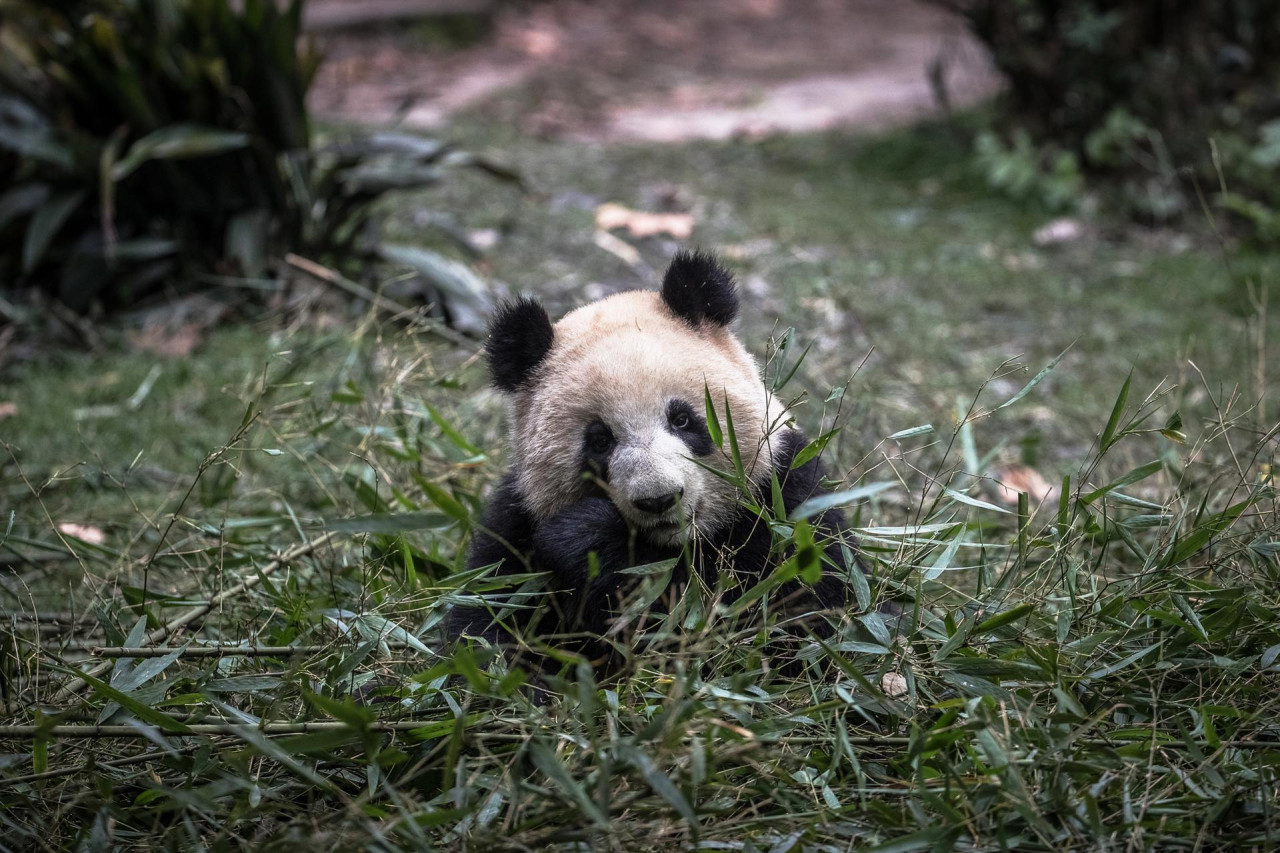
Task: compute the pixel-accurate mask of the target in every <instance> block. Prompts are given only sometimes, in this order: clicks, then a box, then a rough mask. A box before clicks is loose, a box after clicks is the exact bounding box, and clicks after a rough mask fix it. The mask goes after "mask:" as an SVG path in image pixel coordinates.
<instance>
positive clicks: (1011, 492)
mask: <svg viewBox="0 0 1280 853" xmlns="http://www.w3.org/2000/svg"><path fill="white" fill-rule="evenodd" d="M993 491H994V493H995V498H996V500H998V501H999V502H1000V503H1002V504H1005V505H1007V506H1015V507H1016V506H1017V505H1018V493H1019V492H1026V493H1027V496H1028V497H1029V498H1030V500H1031V502H1032V503H1033V504H1038V503H1043V502H1045V501H1056V500H1057V499H1058V491H1059V489H1058V487H1057V486H1056V485H1054V484H1053V483H1050V482H1049V481H1048V480H1046V479H1045V478H1044V476H1043V475H1042V474H1041V473H1040V472H1039V471H1037V470H1036V469H1034V468H1029V467H1028V466H1026V465H1010V466H1009V467H1008V468H1004V469H1002V470H1000V471H997V472H995V474H994V482H993Z"/></svg>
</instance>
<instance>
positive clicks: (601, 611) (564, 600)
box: [533, 497, 680, 635]
mask: <svg viewBox="0 0 1280 853" xmlns="http://www.w3.org/2000/svg"><path fill="white" fill-rule="evenodd" d="M679 554H680V549H679V548H674V547H672V546H669V545H655V544H653V543H651V542H649V541H648V540H647V539H645V538H644V537H643V536H642V535H640V534H638V533H637V532H636V531H635V530H633V529H632V528H631V527H630V525H628V524H627V522H626V519H624V518H623V517H622V513H620V512H619V511H618V508H617V506H615V505H614V503H613V501H611V500H609V499H608V498H603V497H586V498H582V499H581V500H579V501H578V502H576V503H574V504H571V505H569V506H568V507H566V508H565V509H563V510H561V511H560V512H558V513H556V514H555V515H554V516H552V517H551V518H549V519H547V521H545V522H543V523H542V524H540V525H538V527H537V529H536V530H535V531H534V534H533V562H534V565H535V566H536V567H537V568H538V569H540V570H542V571H548V572H550V573H551V576H552V578H553V580H552V587H553V588H554V589H555V590H557V593H558V601H559V604H560V608H561V611H562V614H563V619H564V622H565V627H566V628H568V629H569V630H576V631H584V632H587V633H590V634H597V635H599V634H604V633H605V631H607V630H608V627H609V620H610V617H611V616H612V615H613V611H614V608H615V607H616V605H617V599H618V598H619V596H620V595H621V594H623V593H625V592H626V587H627V584H626V583H625V581H626V580H628V578H627V577H626V576H625V575H622V574H620V573H621V572H622V571H623V570H624V569H629V568H631V567H633V566H641V565H645V564H647V563H654V562H657V561H659V560H665V559H669V558H671V557H675V556H679Z"/></svg>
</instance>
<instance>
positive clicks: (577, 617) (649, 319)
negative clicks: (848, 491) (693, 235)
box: [446, 251, 860, 670]
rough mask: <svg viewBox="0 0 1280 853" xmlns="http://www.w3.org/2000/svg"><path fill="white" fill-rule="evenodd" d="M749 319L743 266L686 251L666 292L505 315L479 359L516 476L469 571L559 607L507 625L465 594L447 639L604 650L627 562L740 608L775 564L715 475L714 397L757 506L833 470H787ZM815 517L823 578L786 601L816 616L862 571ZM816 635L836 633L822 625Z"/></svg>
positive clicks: (785, 416) (481, 535)
mask: <svg viewBox="0 0 1280 853" xmlns="http://www.w3.org/2000/svg"><path fill="white" fill-rule="evenodd" d="M737 313H738V297H737V293H736V289H735V284H734V280H733V277H732V274H731V273H730V272H729V271H728V270H726V269H725V268H724V267H723V266H722V265H721V264H720V262H719V261H718V260H717V259H716V258H715V257H714V256H713V255H711V254H709V253H706V252H701V251H698V252H688V251H680V252H677V253H676V255H675V257H674V258H673V260H672V261H671V263H670V266H669V268H668V269H667V271H666V273H665V275H664V277H663V281H662V287H661V290H660V291H659V292H654V291H633V292H627V293H619V294H615V295H613V296H609V297H607V298H604V299H601V300H599V301H596V302H592V303H590V304H588V305H585V306H582V307H580V308H578V309H576V310H574V311H571V312H570V313H568V314H567V315H565V316H564V317H563V318H561V319H560V321H559V322H557V323H555V324H554V325H553V324H552V322H551V320H550V318H549V317H548V316H547V313H546V311H545V310H544V309H543V308H542V306H541V305H539V304H538V303H537V302H535V301H533V300H531V299H528V298H520V299H517V300H515V301H512V302H508V303H506V304H504V305H502V306H501V307H499V308H498V310H497V311H496V312H495V314H494V316H493V318H492V320H491V324H490V331H489V337H488V340H487V343H486V345H485V355H486V358H487V360H488V365H489V371H490V374H491V376H492V381H493V384H494V386H495V387H496V388H497V389H498V390H499V391H500V392H501V393H502V394H503V395H505V397H506V400H507V402H508V404H509V416H510V432H511V435H510V449H511V468H510V471H509V473H507V475H506V477H505V479H503V481H502V483H501V485H500V486H498V488H497V489H496V490H495V491H494V492H493V494H492V496H491V497H490V498H489V500H488V505H487V508H486V511H485V514H484V518H483V522H482V524H481V525H480V526H479V529H478V531H477V534H476V536H475V538H474V540H473V542H472V545H471V549H470V553H469V555H468V560H467V567H468V568H469V569H479V568H481V567H489V566H496V568H495V569H494V570H493V571H494V572H496V573H497V574H499V575H502V574H507V575H517V574H524V573H528V572H545V573H547V576H548V581H547V587H548V590H549V591H550V592H551V593H552V595H551V596H550V598H551V606H549V607H544V608H542V609H541V612H539V613H537V614H534V615H530V613H529V611H528V610H527V609H511V610H508V611H507V612H506V615H505V616H504V617H503V618H502V619H495V617H496V616H497V615H499V611H500V610H501V607H499V606H496V605H494V606H490V607H485V606H474V605H472V606H464V605H461V604H457V605H455V606H454V607H452V608H451V610H450V612H449V614H448V616H447V619H446V633H447V634H448V635H450V637H451V638H452V639H454V640H457V639H461V638H479V639H483V640H485V641H487V642H488V643H490V644H493V645H496V646H505V647H507V648H508V650H509V652H510V653H514V655H515V657H516V659H518V660H521V661H523V662H529V661H532V662H533V664H534V669H535V670H537V669H538V667H539V666H540V663H541V664H545V663H546V660H545V658H540V657H539V656H538V655H536V654H534V655H531V654H530V645H531V644H530V643H529V642H527V641H525V642H522V641H521V638H522V637H523V638H530V637H532V638H535V639H536V640H538V641H539V642H547V643H551V644H557V639H556V638H560V641H559V645H560V647H565V646H564V643H565V637H566V636H569V635H573V636H576V637H578V638H579V640H580V641H579V642H578V644H577V645H575V646H572V648H573V649H574V650H575V651H578V652H582V653H586V654H587V655H589V656H590V655H598V654H599V653H600V651H601V649H602V648H604V647H603V646H602V645H601V643H600V642H599V638H600V637H601V636H602V635H604V634H605V633H606V632H608V631H609V629H610V626H611V620H612V619H613V617H614V615H615V613H616V612H617V606H618V604H619V600H620V599H621V598H622V597H623V596H624V594H625V593H626V592H627V590H628V589H630V588H632V587H634V585H635V583H636V579H635V577H634V575H628V574H624V573H623V572H624V570H626V569H628V568H632V567H636V566H642V565H647V564H651V563H656V562H659V561H662V560H668V559H672V558H675V559H676V560H677V564H678V568H677V570H676V571H675V572H674V573H673V575H672V581H671V584H672V588H673V589H675V590H676V591H677V593H676V594H678V590H679V588H680V585H681V584H683V583H687V582H688V580H689V576H690V573H696V574H698V575H699V576H700V577H701V579H702V580H703V581H704V582H706V583H707V585H708V587H709V588H711V589H715V588H716V584H717V580H720V579H721V578H720V575H721V573H723V572H726V571H727V572H731V573H732V574H733V575H734V576H735V577H734V578H733V580H734V581H736V583H730V584H724V585H722V586H721V589H722V590H723V591H724V596H725V598H724V599H722V600H732V599H733V598H734V597H735V596H736V595H738V594H740V593H741V592H742V591H744V590H746V589H749V588H750V586H751V585H753V584H754V583H755V582H757V581H759V580H761V579H763V578H764V577H765V576H767V574H768V573H769V572H770V571H771V570H772V569H773V568H774V567H775V565H776V564H777V563H779V562H780V560H781V559H782V557H780V556H779V555H778V554H776V553H774V549H773V548H772V544H773V542H772V534H771V532H770V529H769V525H768V524H767V522H766V521H765V520H764V519H762V518H761V517H760V516H759V515H758V514H757V513H756V512H753V511H751V510H749V509H747V508H745V507H744V506H743V505H742V502H741V500H740V497H741V496H740V495H739V494H738V489H737V487H736V486H735V485H734V484H733V483H731V482H729V481H728V480H726V479H725V478H723V477H720V476H717V475H716V473H714V472H713V471H710V470H708V468H715V469H719V470H723V471H731V470H734V465H733V461H732V458H731V454H730V452H729V450H728V448H729V446H730V442H729V440H728V438H727V436H726V437H725V438H724V441H723V442H722V443H723V444H724V447H723V448H722V447H720V446H718V445H717V443H716V442H715V441H714V440H713V439H712V436H711V431H710V430H709V429H708V424H707V421H706V418H705V417H704V413H705V412H706V408H705V400H706V399H707V395H708V393H709V395H710V399H711V400H712V401H713V405H714V407H715V409H716V415H717V420H718V421H719V422H720V423H721V424H725V423H727V421H728V418H727V417H726V412H725V410H724V407H725V405H726V404H727V406H728V409H729V411H728V413H727V414H728V415H729V416H731V417H732V423H733V425H734V430H735V435H736V437H737V443H738V447H739V458H740V460H741V464H742V466H743V468H744V470H745V471H746V473H747V475H748V476H749V478H750V481H751V483H752V484H753V487H754V488H755V489H757V490H758V496H759V497H760V503H761V505H772V503H773V501H772V494H771V493H772V476H773V475H774V474H775V473H776V475H777V481H778V484H779V485H780V487H781V495H782V502H783V504H784V506H785V508H786V510H787V512H788V513H790V512H791V511H792V510H794V509H795V508H796V507H797V506H798V505H799V504H801V503H802V502H803V501H805V500H806V499H808V498H810V497H813V496H814V495H815V494H818V493H820V491H821V485H820V481H821V477H822V471H821V468H820V467H819V462H818V460H817V459H812V460H809V461H806V462H804V463H803V464H801V465H799V466H796V465H793V464H792V460H793V459H795V457H796V455H797V454H798V453H799V452H800V450H801V449H802V448H804V447H805V446H806V444H807V440H806V438H805V436H804V435H802V434H801V432H800V430H798V429H797V428H796V427H795V426H793V425H791V417H790V414H789V413H788V411H787V409H786V407H785V406H784V405H783V404H782V403H781V402H780V401H779V400H778V399H777V398H776V397H774V396H773V395H772V394H771V393H770V392H769V391H768V390H767V389H766V387H765V385H764V383H763V381H762V380H761V376H760V370H759V368H758V366H757V364H756V362H755V361H754V360H753V359H752V357H751V356H750V355H749V354H748V353H747V351H746V349H745V348H744V347H743V345H742V343H741V342H740V341H739V340H738V339H737V338H736V337H735V336H734V334H733V332H732V331H731V330H730V324H731V323H732V322H733V320H734V318H735V317H736V315H737ZM811 524H812V525H813V527H814V529H815V530H816V531H818V532H819V534H820V536H825V537H826V538H827V539H828V540H829V544H828V545H827V546H826V549H825V554H826V557H827V560H825V561H824V562H825V563H827V565H824V571H823V574H822V577H821V579H820V580H818V581H817V583H815V584H814V585H813V586H812V587H809V586H806V585H803V584H802V583H800V582H799V581H791V582H789V583H788V584H784V585H782V586H781V587H780V589H779V590H776V591H775V595H776V597H779V598H781V599H785V600H798V601H799V602H800V603H799V604H798V607H800V608H802V609H803V612H806V613H814V612H816V611H839V610H840V609H842V608H844V607H845V605H846V599H847V593H848V586H847V584H846V581H845V580H844V579H843V578H842V577H841V575H842V574H846V575H847V573H848V572H851V571H860V567H859V566H857V565H856V558H852V559H851V560H850V561H849V562H847V561H846V557H847V556H850V557H851V554H852V552H850V551H849V550H847V549H844V548H841V547H840V545H839V543H838V542H837V541H835V537H836V536H837V535H838V533H839V531H840V530H841V528H842V527H843V526H844V519H843V517H842V515H841V513H840V512H839V511H838V510H829V511H827V512H826V513H824V514H822V515H819V516H817V517H816V518H813V519H811ZM783 556H785V555H783ZM850 562H852V563H854V564H853V565H850ZM807 629H808V630H810V631H814V632H815V633H818V634H828V635H829V634H830V633H831V629H830V627H829V625H828V624H827V623H826V622H825V620H821V619H815V620H813V621H811V622H810V623H809V624H808V626H807ZM794 630H796V629H793V631H794ZM584 637H585V638H587V639H585V640H583V639H581V638H584ZM591 638H595V640H592V639H591ZM534 645H536V643H535V644H534ZM606 656H607V652H606Z"/></svg>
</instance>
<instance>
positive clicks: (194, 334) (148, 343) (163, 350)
mask: <svg viewBox="0 0 1280 853" xmlns="http://www.w3.org/2000/svg"><path fill="white" fill-rule="evenodd" d="M203 337H204V335H203V328H202V326H201V324H199V323H180V324H178V325H176V326H170V325H167V324H165V323H159V322H151V323H147V325H145V326H143V327H142V328H141V329H139V330H137V331H136V332H129V347H130V348H131V349H133V350H134V351H135V352H149V353H152V354H153V355H159V356H164V357H165V358H185V357H186V356H189V355H191V351H192V350H194V349H195V348H196V345H197V344H199V343H200V341H201V339H202V338H203Z"/></svg>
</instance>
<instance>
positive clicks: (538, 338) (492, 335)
mask: <svg viewBox="0 0 1280 853" xmlns="http://www.w3.org/2000/svg"><path fill="white" fill-rule="evenodd" d="M552 338H553V332H552V330H551V318H549V317H548V316H547V312H546V310H545V309H543V307H542V306H541V305H539V304H538V303H537V302H535V301H534V300H532V299H530V298H528V297H527V296H521V297H520V298H519V299H513V300H511V301H509V302H503V303H502V304H501V305H499V306H498V307H497V309H496V310H495V311H494V312H493V318H492V319H491V320H490V321H489V339H488V340H487V341H485V345H484V354H485V358H486V359H487V360H488V362H489V375H490V376H491V377H493V384H494V385H495V386H496V387H497V388H498V390H499V391H505V392H507V393H508V394H510V393H512V392H514V391H515V390H516V389H517V388H519V387H520V386H521V385H522V384H523V383H524V382H525V380H527V379H528V378H529V376H530V374H532V373H533V371H534V368H536V367H537V366H538V365H539V364H541V363H542V360H543V359H544V358H546V355H547V352H548V350H550V349H551V341H552Z"/></svg>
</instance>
